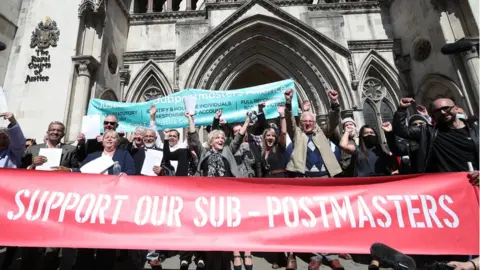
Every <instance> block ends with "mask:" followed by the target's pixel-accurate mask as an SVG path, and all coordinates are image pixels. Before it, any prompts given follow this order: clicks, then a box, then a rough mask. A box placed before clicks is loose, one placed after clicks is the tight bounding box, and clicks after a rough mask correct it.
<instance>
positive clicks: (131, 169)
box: [82, 149, 135, 175]
mask: <svg viewBox="0 0 480 270" xmlns="http://www.w3.org/2000/svg"><path fill="white" fill-rule="evenodd" d="M102 153H103V151H98V152H94V153H91V154H88V155H87V157H86V158H85V160H84V161H83V163H82V166H83V165H85V164H87V163H88V162H90V161H92V160H94V159H97V158H99V157H101V156H102ZM112 159H113V161H118V164H120V166H121V167H122V172H123V173H125V174H128V175H135V162H134V161H133V158H132V156H131V155H130V153H128V151H125V150H122V149H117V151H115V154H113V158H112ZM108 174H113V167H110V168H109V169H108Z"/></svg>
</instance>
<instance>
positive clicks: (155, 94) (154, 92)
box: [143, 87, 163, 101]
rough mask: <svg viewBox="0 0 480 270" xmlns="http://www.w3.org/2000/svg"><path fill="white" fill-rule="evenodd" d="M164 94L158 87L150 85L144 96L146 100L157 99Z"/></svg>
mask: <svg viewBox="0 0 480 270" xmlns="http://www.w3.org/2000/svg"><path fill="white" fill-rule="evenodd" d="M161 96H163V95H162V91H161V90H160V89H159V88H157V87H150V88H148V89H147V90H145V92H143V98H144V99H145V101H148V100H152V99H156V98H159V97H161Z"/></svg>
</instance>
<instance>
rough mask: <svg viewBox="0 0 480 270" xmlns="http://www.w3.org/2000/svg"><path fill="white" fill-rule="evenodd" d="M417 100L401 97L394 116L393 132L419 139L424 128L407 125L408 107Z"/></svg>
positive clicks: (404, 136) (401, 136)
mask: <svg viewBox="0 0 480 270" xmlns="http://www.w3.org/2000/svg"><path fill="white" fill-rule="evenodd" d="M412 102H415V100H414V99H413V98H402V99H400V105H399V107H398V109H397V111H396V112H395V114H394V116H393V133H395V135H397V136H398V137H400V138H404V139H408V140H414V141H418V140H420V138H421V136H422V128H426V127H408V126H407V123H406V122H407V108H408V107H409V106H410V105H411V104H412Z"/></svg>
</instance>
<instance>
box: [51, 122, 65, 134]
mask: <svg viewBox="0 0 480 270" xmlns="http://www.w3.org/2000/svg"><path fill="white" fill-rule="evenodd" d="M52 125H59V126H62V129H63V132H65V125H64V124H63V123H62V122H60V121H53V122H50V124H49V125H48V130H50V127H51V126H52Z"/></svg>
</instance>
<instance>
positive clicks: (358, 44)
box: [0, 0, 479, 141]
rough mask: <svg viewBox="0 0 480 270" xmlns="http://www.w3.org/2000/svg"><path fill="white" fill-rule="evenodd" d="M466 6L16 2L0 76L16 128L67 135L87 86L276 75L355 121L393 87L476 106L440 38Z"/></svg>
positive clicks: (469, 55) (452, 34) (388, 102)
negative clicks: (335, 101)
mask: <svg viewBox="0 0 480 270" xmlns="http://www.w3.org/2000/svg"><path fill="white" fill-rule="evenodd" d="M8 1H13V0H8ZM8 1H7V2H8ZM13 2H15V1H13ZM2 3H3V1H2ZM0 8H2V9H3V7H2V6H1V5H0ZM478 9H479V4H478V0H415V1H412V0H377V1H362V0H249V1H242V0H238V1H234V0H228V1H227V0H68V1H65V0H23V1H21V8H20V10H21V12H20V13H19V17H18V19H17V25H18V27H17V29H16V32H15V38H14V40H13V42H12V43H11V44H9V45H10V46H11V50H9V51H8V52H2V53H0V59H5V58H8V66H7V69H6V71H5V70H4V71H3V72H6V77H5V81H4V82H3V84H4V88H5V90H6V95H7V100H8V102H9V106H10V107H11V110H12V111H13V112H14V113H15V114H16V115H17V118H18V119H19V121H21V123H23V124H24V129H25V133H26V134H27V136H29V137H36V138H39V139H40V138H42V137H43V135H44V132H45V129H46V126H47V125H48V123H49V122H50V121H52V120H59V121H63V122H65V123H66V124H67V128H68V132H67V140H69V141H73V140H75V138H76V134H77V133H78V132H79V130H80V127H81V119H82V116H83V115H84V114H85V113H86V110H87V104H88V100H89V99H90V98H93V97H95V98H102V99H108V100H116V101H126V102H139V101H145V100H148V99H149V98H152V97H156V96H159V95H168V94H171V93H173V92H175V91H181V90H182V89H186V88H201V89H220V90H226V89H237V88H243V87H247V86H253V85H258V84H263V83H269V82H273V81H278V80H282V79H287V78H292V79H294V80H295V81H296V86H297V89H298V96H299V99H300V100H305V99H308V100H310V101H311V102H312V104H313V109H314V111H315V112H316V113H317V115H318V116H319V121H321V119H322V118H323V117H324V116H325V115H326V113H327V111H328V98H327V95H326V91H327V90H329V89H336V90H338V91H339V92H340V95H341V106H342V110H343V114H344V116H352V117H354V118H355V120H356V121H357V123H358V125H362V124H364V123H369V124H374V125H379V124H380V123H381V122H382V121H386V120H391V119H392V116H393V112H394V111H395V109H396V107H397V105H398V100H399V99H400V97H404V96H414V97H415V98H416V100H417V102H418V103H421V104H426V105H428V104H429V103H430V102H431V101H432V100H433V99H435V98H436V97H440V96H444V97H451V98H453V99H455V101H456V102H457V103H458V104H459V105H460V106H461V107H463V108H464V109H465V110H466V111H468V112H469V113H476V112H477V111H478V105H479V103H478V92H479V77H478V72H479V63H478V52H477V51H476V49H475V47H472V48H471V50H469V51H467V52H463V53H460V54H455V55H443V54H442V53H441V52H440V49H441V47H442V46H443V45H445V44H446V43H452V42H455V41H457V40H462V39H464V40H467V39H468V40H477V42H478V35H479V34H478V32H479V31H478V22H479V18H478V15H479V10H478ZM2 12H3V13H5V12H4V11H3V10H2ZM7 12H8V11H7ZM46 17H47V19H45V18H46ZM0 19H1V16H0ZM12 20H13V21H15V18H14V19H12ZM0 22H1V20H0ZM40 22H42V24H41V25H40V24H39V23H40ZM36 29H40V30H39V31H38V33H40V34H38V35H36V36H35V35H33V36H35V38H32V34H31V32H32V31H36ZM42 31H43V32H42ZM45 32H47V33H51V34H47V35H43V36H42V33H45ZM0 38H3V36H1V35H0ZM36 39H38V40H40V41H38V42H37V43H35V44H33V43H34V41H35V40H36ZM42 39H43V41H45V39H46V43H45V44H44V48H43V50H41V51H40V50H39V45H38V44H42V42H41V40H42ZM49 39H56V41H55V42H53V43H55V44H53V43H48V40H49ZM53 45H55V46H53ZM45 46H46V47H45ZM45 52H47V53H45ZM42 53H44V55H42ZM7 54H8V55H7ZM32 56H36V57H45V59H44V58H32ZM47 57H48V59H47ZM32 61H33V62H36V63H37V64H38V63H40V67H39V66H38V65H37V66H35V65H33V67H32V65H30V66H29V64H31V63H32ZM47 62H48V63H47ZM42 63H46V64H48V65H46V66H43V68H42V66H41V64H42ZM1 67H2V66H1V65H0V68H1ZM39 69H41V70H40V71H39ZM0 71H1V69H0ZM39 74H40V75H39ZM27 76H30V79H28V77H27ZM32 77H35V78H33V79H32ZM47 77H48V79H47ZM1 78H2V77H1V76H0V79H1ZM32 80H33V81H32ZM0 84H2V81H1V80H0Z"/></svg>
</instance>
